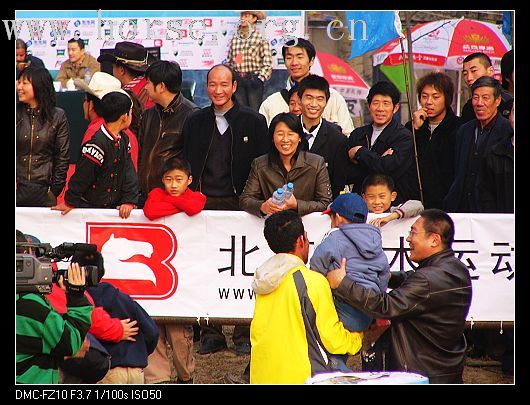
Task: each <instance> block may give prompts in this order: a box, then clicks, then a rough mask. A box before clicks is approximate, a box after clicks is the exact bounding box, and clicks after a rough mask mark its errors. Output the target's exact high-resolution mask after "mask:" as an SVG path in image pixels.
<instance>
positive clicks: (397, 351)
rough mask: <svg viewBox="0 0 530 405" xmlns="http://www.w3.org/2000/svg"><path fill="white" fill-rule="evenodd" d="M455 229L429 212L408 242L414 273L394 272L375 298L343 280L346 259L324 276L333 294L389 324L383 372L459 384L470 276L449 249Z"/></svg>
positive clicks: (448, 219) (445, 218)
mask: <svg viewBox="0 0 530 405" xmlns="http://www.w3.org/2000/svg"><path fill="white" fill-rule="evenodd" d="M453 239H454V224H453V221H452V219H451V217H449V215H447V214H446V213H445V212H443V211H441V210H438V209H428V210H425V211H423V212H422V213H421V214H420V218H418V219H417V220H416V222H414V224H412V227H411V231H410V232H409V236H408V238H407V242H408V243H409V245H410V259H411V260H412V261H414V262H416V263H418V268H417V269H416V270H415V271H408V272H406V273H403V272H393V273H392V275H391V279H390V282H389V285H388V286H389V287H390V288H393V290H392V291H391V292H389V293H386V292H383V293H375V292H374V291H373V290H370V289H367V288H364V287H363V286H361V285H359V284H357V283H356V282H354V281H352V280H351V279H349V278H347V277H345V275H346V263H345V262H346V260H345V259H343V260H342V266H341V268H340V269H337V270H333V271H330V272H329V273H328V275H327V278H328V281H329V284H330V285H331V288H333V289H336V290H335V294H336V295H337V296H338V297H340V298H342V299H344V300H345V301H346V302H347V303H348V304H350V305H352V306H354V307H356V308H358V309H360V310H361V311H363V312H366V313H367V314H368V315H370V316H373V317H374V318H382V319H390V320H391V324H390V328H389V330H388V331H387V332H386V334H388V336H387V337H388V338H389V341H390V351H389V356H388V357H387V365H386V369H388V370H402V371H409V372H416V373H420V374H422V375H425V376H427V377H429V382H430V383H431V384H455V383H462V373H463V371H464V358H465V353H466V347H467V345H466V339H465V337H464V329H465V326H466V317H467V313H468V311H469V306H470V305H471V295H472V288H471V277H470V275H469V271H468V269H467V267H466V266H465V265H464V264H463V263H462V262H461V261H460V260H459V259H457V258H456V257H455V252H454V251H453V249H452V248H451V246H452V243H453Z"/></svg>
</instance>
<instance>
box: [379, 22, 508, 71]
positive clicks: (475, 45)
mask: <svg viewBox="0 0 530 405" xmlns="http://www.w3.org/2000/svg"><path fill="white" fill-rule="evenodd" d="M411 31H412V52H413V53H412V57H413V58H414V64H415V65H416V64H417V65H420V66H419V67H423V68H425V67H433V66H436V67H439V68H442V69H447V70H461V69H462V62H463V60H464V58H465V57H466V56H467V55H470V54H472V53H475V52H482V53H485V54H486V55H488V56H489V57H490V59H491V60H492V62H493V66H494V67H495V71H496V72H497V73H500V62H501V58H502V56H503V55H504V54H505V53H506V52H508V50H509V49H510V44H509V43H508V41H507V39H506V37H505V36H504V34H503V33H502V29H501V28H499V27H498V26H497V25H495V24H491V23H486V22H482V21H477V20H468V19H464V18H461V19H453V20H440V21H431V22H428V23H424V24H418V25H416V26H414V27H412V29H411ZM404 46H405V59H407V58H408V55H407V51H408V48H407V43H406V42H405V41H404ZM381 63H382V64H383V65H385V66H395V65H399V64H401V63H402V55H401V46H400V44H399V40H393V41H390V42H389V43H387V44H386V45H384V46H383V47H382V48H381V49H380V50H379V51H378V52H377V53H375V54H374V55H373V64H374V66H377V65H379V64H381Z"/></svg>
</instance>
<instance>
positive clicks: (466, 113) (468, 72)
mask: <svg viewBox="0 0 530 405" xmlns="http://www.w3.org/2000/svg"><path fill="white" fill-rule="evenodd" d="M462 74H463V76H464V81H465V82H466V84H467V85H468V86H469V88H472V86H473V83H475V81H476V80H477V79H479V78H481V77H483V76H487V77H491V78H493V77H494V75H495V69H494V68H493V64H492V63H491V59H490V58H489V56H488V55H486V54H485V53H482V52H475V53H472V54H470V55H467V56H466V57H465V59H464V62H463V64H462ZM472 94H473V92H472ZM472 98H473V97H471V98H470V99H469V100H467V102H466V103H465V104H464V106H463V107H462V113H461V114H460V117H461V120H462V124H465V123H466V122H469V121H471V120H474V119H475V118H476V117H475V111H474V109H473V105H472V102H471V100H472ZM512 100H513V95H512V94H510V93H509V92H508V91H507V90H504V89H503V90H502V91H501V103H500V105H499V112H500V113H501V115H502V116H503V117H504V118H506V119H508V117H509V116H510V109H511V101H512Z"/></svg>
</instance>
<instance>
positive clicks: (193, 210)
mask: <svg viewBox="0 0 530 405" xmlns="http://www.w3.org/2000/svg"><path fill="white" fill-rule="evenodd" d="M192 180H193V178H192V176H191V166H190V164H189V162H187V161H186V160H183V159H179V158H172V159H170V160H168V161H167V162H166V163H165V164H164V166H163V167H162V184H163V185H164V187H165V190H162V189H161V188H158V187H157V188H154V189H153V190H151V192H150V193H149V195H148V196H147V200H146V202H145V205H144V214H145V216H146V217H147V218H149V219H150V220H154V219H157V218H160V217H164V216H166V215H173V214H176V213H177V212H182V211H184V212H185V213H186V214H188V215H189V216H192V215H196V214H198V213H199V212H201V211H202V209H203V208H204V204H205V202H206V196H205V195H204V194H202V193H201V192H199V191H191V190H190V189H189V188H188V186H189V185H190V184H191V182H192ZM156 323H157V325H158V330H159V333H160V338H159V339H158V344H157V346H156V349H155V351H154V352H153V353H152V354H151V355H150V356H149V359H148V365H147V367H146V368H145V369H144V375H145V382H146V383H147V384H157V383H168V382H172V380H171V363H170V361H169V357H168V355H167V351H166V348H167V344H168V343H169V346H170V347H171V350H172V351H173V365H174V367H175V370H176V372H177V383H180V384H191V383H193V373H194V371H195V357H194V356H193V328H192V326H191V325H182V324H176V323H170V322H168V323H162V322H161V321H157V322H156ZM166 341H167V343H166Z"/></svg>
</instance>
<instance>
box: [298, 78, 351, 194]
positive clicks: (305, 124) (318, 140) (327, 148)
mask: <svg viewBox="0 0 530 405" xmlns="http://www.w3.org/2000/svg"><path fill="white" fill-rule="evenodd" d="M298 86H299V87H298V97H299V99H300V104H301V106H302V114H301V116H300V121H301V123H302V126H301V128H302V132H301V133H300V137H301V138H302V143H303V145H304V149H305V150H309V152H311V153H315V154H317V155H320V156H322V157H323V158H324V160H325V161H326V166H327V169H328V174H329V179H330V182H331V192H332V194H333V198H335V197H337V196H338V195H339V192H340V191H342V189H343V188H344V185H345V184H346V173H347V171H348V169H349V166H350V165H352V163H350V160H349V159H348V152H347V146H346V145H347V141H348V138H346V137H345V136H344V135H343V134H342V131H341V129H340V127H339V126H338V125H336V124H334V123H332V122H329V121H327V120H325V119H324V118H322V113H323V112H324V108H325V107H326V104H327V102H328V100H329V97H330V92H329V83H328V81H327V80H326V79H324V78H323V77H321V76H317V75H309V76H307V77H306V78H304V79H302V80H301V81H300V83H299V85H298Z"/></svg>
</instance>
